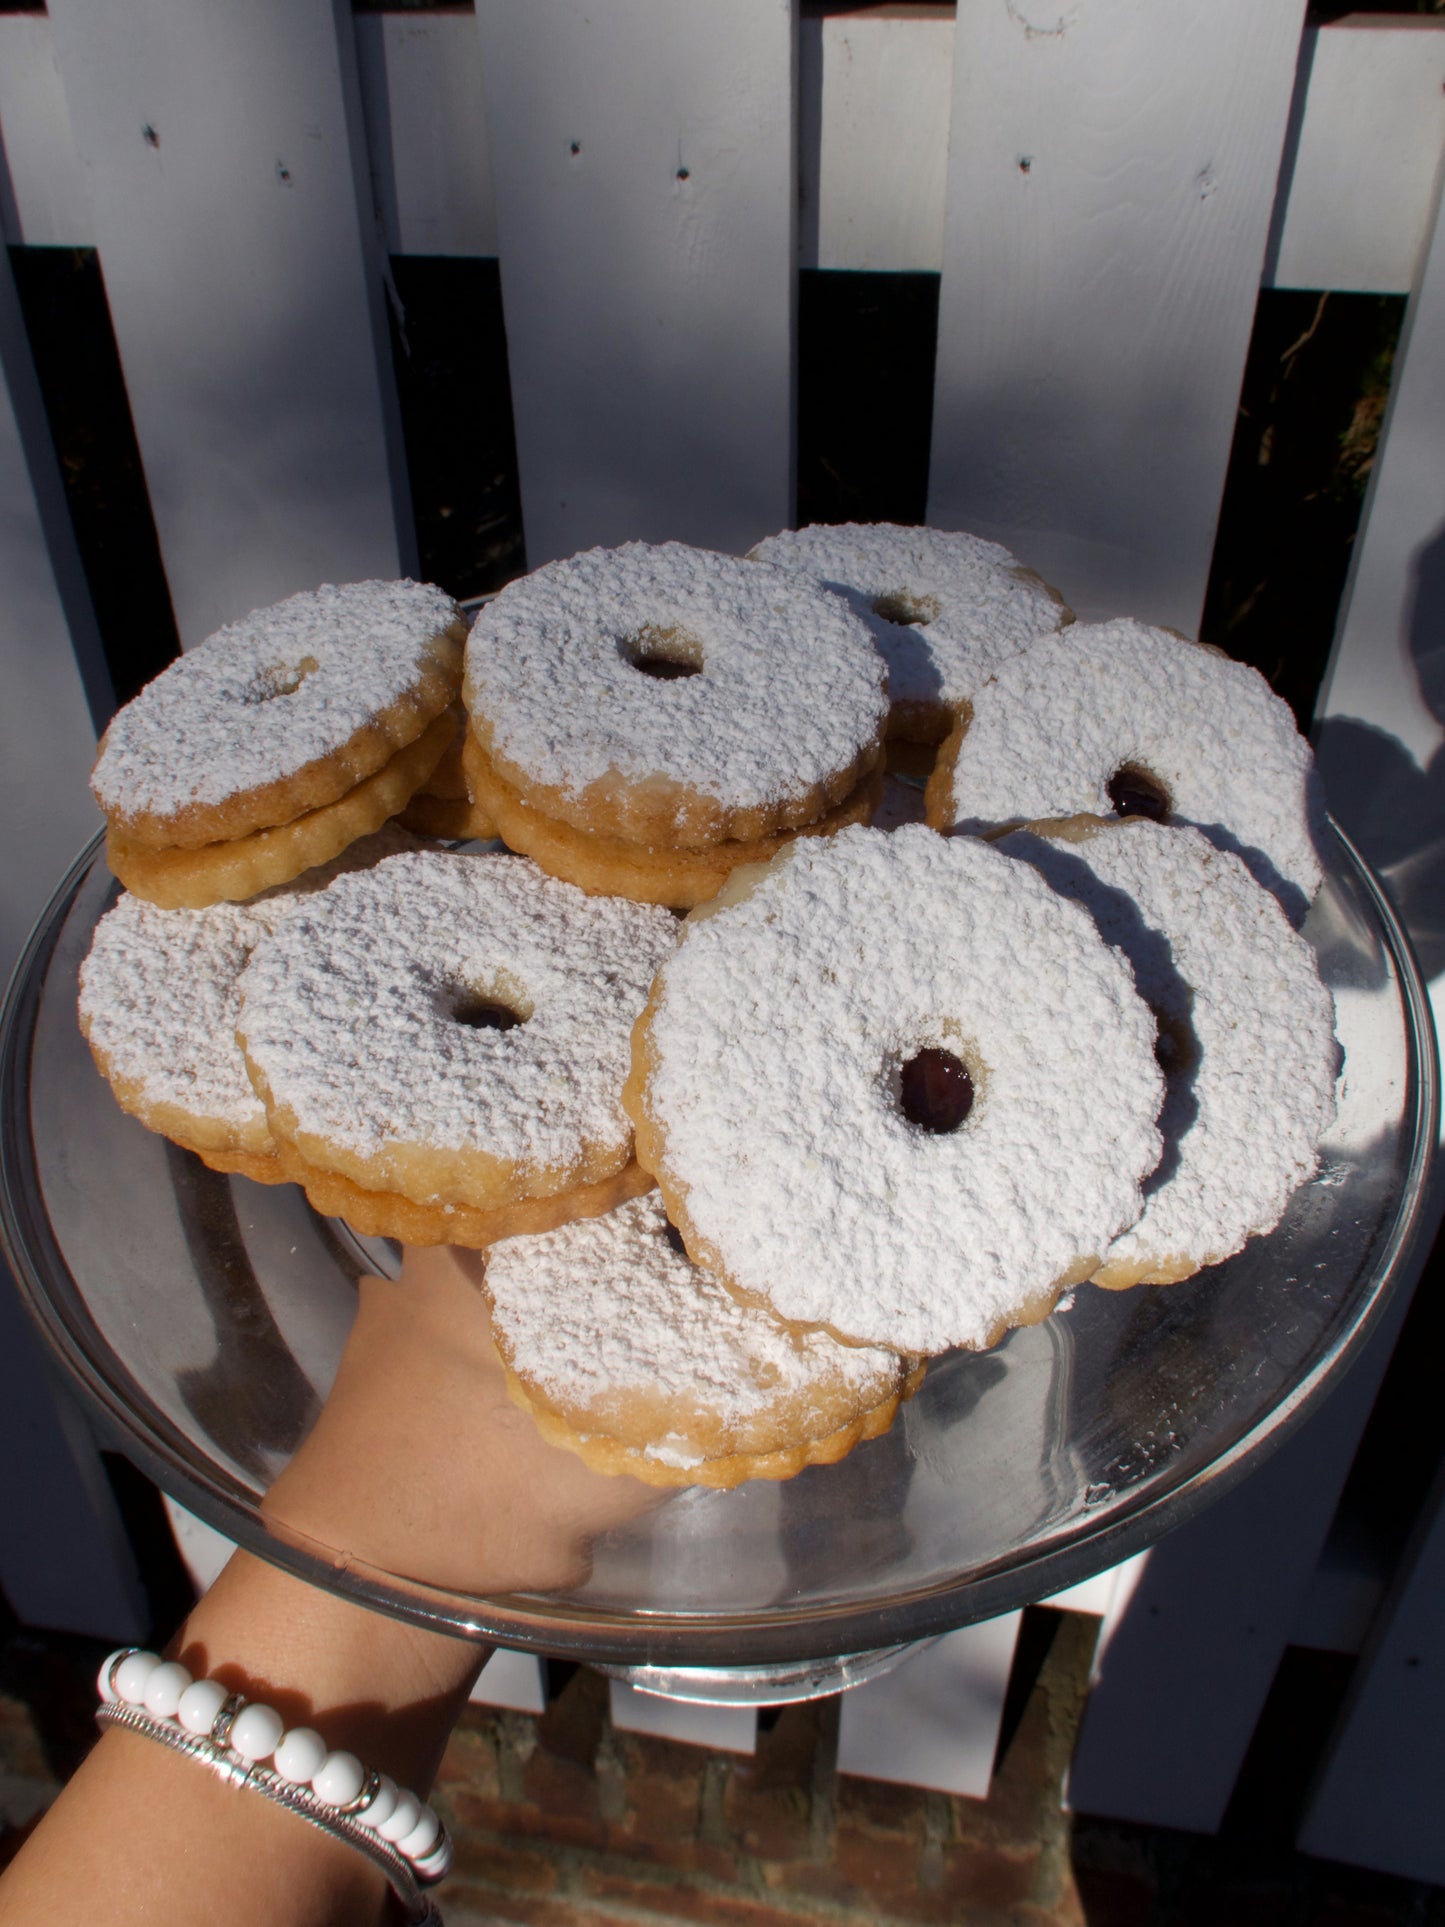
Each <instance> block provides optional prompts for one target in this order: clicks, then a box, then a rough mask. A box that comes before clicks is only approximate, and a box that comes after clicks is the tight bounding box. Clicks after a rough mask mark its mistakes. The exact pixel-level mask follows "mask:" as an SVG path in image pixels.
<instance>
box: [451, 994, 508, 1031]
mask: <svg viewBox="0 0 1445 1927" xmlns="http://www.w3.org/2000/svg"><path fill="white" fill-rule="evenodd" d="M452 1016H453V1017H454V1018H455V1019H456V1021H457V1022H458V1023H459V1024H465V1025H466V1027H467V1029H468V1030H515V1029H516V1028H517V1026H518V1024H520V1023H521V1022H522V1021H523V1020H522V1019H521V1018H520V1017H519V1016H518V1015H517V1013H516V1011H515V1010H508V1009H507V1006H506V1005H505V1004H495V1003H492V1002H491V1001H490V1000H489V999H487V998H485V997H473V998H470V999H469V1000H467V1001H465V1002H463V1003H460V1004H458V1005H457V1007H456V1009H455V1010H454V1011H453V1012H452Z"/></svg>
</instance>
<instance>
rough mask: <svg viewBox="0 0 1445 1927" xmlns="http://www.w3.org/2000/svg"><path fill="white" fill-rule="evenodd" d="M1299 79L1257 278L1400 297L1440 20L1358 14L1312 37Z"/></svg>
mask: <svg viewBox="0 0 1445 1927" xmlns="http://www.w3.org/2000/svg"><path fill="white" fill-rule="evenodd" d="M1301 68H1302V70H1303V72H1304V74H1305V77H1306V79H1307V82H1308V92H1307V94H1306V96H1305V101H1304V113H1303V116H1302V119H1301V123H1300V128H1299V135H1298V140H1297V142H1296V143H1295V145H1294V150H1293V152H1290V151H1289V150H1288V149H1287V150H1286V156H1285V178H1284V179H1283V180H1282V181H1281V183H1280V186H1281V196H1282V211H1283V220H1282V221H1280V222H1279V223H1278V225H1279V241H1278V245H1277V247H1275V248H1274V249H1272V250H1271V258H1270V260H1269V261H1268V262H1267V263H1266V267H1265V279H1266V281H1267V282H1268V284H1269V285H1270V286H1272V287H1277V288H1334V289H1338V290H1340V291H1344V290H1347V289H1352V288H1353V289H1356V290H1362V291H1365V292H1372V293H1376V294H1406V293H1408V292H1409V290H1410V288H1411V286H1412V284H1413V281H1414V273H1415V263H1416V262H1417V261H1418V260H1419V258H1420V255H1421V253H1422V251H1423V249H1424V245H1425V242H1426V240H1427V239H1428V237H1429V232H1430V215H1431V208H1432V203H1433V199H1434V193H1433V190H1434V186H1435V172H1436V167H1437V164H1438V162H1439V159H1440V150H1441V145H1442V142H1445V92H1442V86H1441V83H1442V81H1445V20H1442V19H1441V18H1439V17H1438V16H1435V17H1434V18H1427V17H1426V16H1423V15H1422V16H1421V17H1420V18H1418V19H1400V20H1379V19H1374V20H1372V19H1370V18H1369V17H1368V16H1367V15H1363V14H1361V15H1356V16H1355V17H1354V18H1353V19H1350V20H1342V21H1339V22H1337V23H1336V24H1335V25H1334V26H1332V27H1325V28H1316V27H1312V28H1310V29H1309V31H1308V32H1307V33H1306V35H1305V39H1304V47H1303V53H1302V59H1301Z"/></svg>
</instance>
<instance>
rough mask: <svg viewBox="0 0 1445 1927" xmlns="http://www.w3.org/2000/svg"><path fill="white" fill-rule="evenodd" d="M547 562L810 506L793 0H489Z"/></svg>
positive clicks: (484, 36) (497, 139)
mask: <svg viewBox="0 0 1445 1927" xmlns="http://www.w3.org/2000/svg"><path fill="white" fill-rule="evenodd" d="M477 26H478V29H479V31H480V33H481V45H482V61H483V85H484V93H485V104H486V116H487V127H488V131H489V134H490V137H491V141H492V167H493V174H494V178H495V181H496V191H497V227H498V234H499V237H500V242H501V264H502V267H501V273H502V301H503V307H504V310H505V313H506V318H507V343H508V355H509V359H510V365H511V374H512V393H513V398H514V405H515V417H516V428H517V458H518V466H519V469H520V474H521V487H522V519H523V526H524V529H525V532H526V542H527V560H528V562H529V563H530V564H531V565H532V566H534V567H535V566H536V564H538V563H539V562H545V561H547V560H549V559H550V558H552V557H555V556H559V555H568V554H571V553H572V552H573V551H574V550H577V549H580V548H586V547H588V546H589V545H592V544H595V543H614V542H623V541H627V540H629V539H634V538H637V539H642V540H646V541H661V540H664V539H666V538H670V537H675V538H677V539H679V540H683V541H690V542H697V543H701V544H703V545H704V546H707V547H712V548H720V549H742V548H746V547H747V546H748V545H749V544H751V543H753V542H755V541H757V540H758V538H759V537H760V536H762V535H764V534H766V533H767V532H768V531H769V530H771V529H777V528H782V527H783V526H784V525H785V524H786V523H788V522H789V521H790V520H791V517H792V509H793V481H792V451H791V439H792V418H793V406H792V358H793V357H792V339H791V334H792V313H793V301H794V284H795V279H796V276H795V272H794V270H795V267H796V252H795V237H794V198H795V196H794V137H793V121H794V113H793V92H794V70H795V49H796V27H795V21H794V17H793V7H792V5H791V4H790V3H789V0H729V4H727V5H722V6H719V5H715V4H709V3H708V0H686V3H685V4H679V0H614V3H613V4H612V5H610V6H608V7H607V8H605V9H600V8H599V9H592V10H588V9H583V8H578V7H576V6H574V5H573V4H571V0H531V4H529V5H528V6H525V7H519V6H516V5H513V4H511V0H479V4H478V7H477Z"/></svg>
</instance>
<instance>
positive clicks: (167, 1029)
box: [80, 895, 287, 1131]
mask: <svg viewBox="0 0 1445 1927" xmlns="http://www.w3.org/2000/svg"><path fill="white" fill-rule="evenodd" d="M286 908H287V905H286V904H285V902H283V901H281V900H279V899H277V898H270V899H264V898H263V899H259V900H257V901H255V902H252V903H216V904H212V905H211V907H210V908H209V909H206V910H160V909H157V907H156V906H155V904H153V903H147V902H146V901H145V900H144V898H142V897H133V896H127V895H123V896H122V897H121V898H120V901H119V902H118V903H117V904H116V905H115V907H114V908H113V909H111V910H109V911H107V913H106V915H105V916H104V917H103V918H102V919H101V921H100V923H99V924H98V925H97V926H96V931H95V936H94V939H93V940H92V943H91V946H90V954H89V956H88V957H87V958H86V960H85V962H84V964H82V966H81V971H80V1014H81V1018H82V1021H83V1023H84V1024H85V1026H86V1032H87V1035H88V1037H89V1039H90V1043H91V1047H92V1048H93V1049H95V1050H97V1051H99V1052H100V1053H101V1054H102V1055H103V1056H104V1057H105V1059H106V1061H107V1064H108V1066H109V1068H110V1071H111V1073H112V1075H114V1076H117V1077H120V1078H124V1079H125V1080H126V1081H127V1082H130V1081H133V1082H134V1083H135V1084H136V1085H137V1086H138V1087H139V1089H140V1093H141V1096H142V1098H143V1099H144V1101H145V1103H146V1104H147V1106H150V1105H155V1104H174V1105H175V1106H177V1107H178V1109H180V1110H181V1111H183V1112H184V1113H185V1114H186V1115H187V1116H190V1117H196V1118H207V1119H214V1120H218V1121H220V1122H222V1123H225V1124H227V1125H230V1126H231V1127H232V1128H234V1129H236V1130H238V1131H244V1130H247V1129H250V1130H256V1129H258V1128H260V1127H262V1126H264V1124H265V1121H266V1113H265V1111H264V1110H263V1109H262V1106H261V1102H260V1099H259V1098H258V1097H257V1096H256V1093H255V1091H253V1090H252V1088H251V1080H250V1078H249V1077H247V1075H246V1063H245V1059H244V1058H243V1057H242V1055H241V1053H240V1051H239V1049H238V1048H237V1046H236V1008H237V997H236V985H237V984H238V982H239V981H240V977H241V972H242V971H243V970H244V969H245V967H246V964H247V962H248V961H249V960H250V956H251V952H252V951H253V950H254V949H255V947H256V945H257V944H258V943H260V942H261V940H262V938H263V937H267V936H269V935H270V933H271V932H272V930H274V929H275V927H276V925H277V924H278V923H279V922H280V921H281V919H282V917H284V916H285V914H286Z"/></svg>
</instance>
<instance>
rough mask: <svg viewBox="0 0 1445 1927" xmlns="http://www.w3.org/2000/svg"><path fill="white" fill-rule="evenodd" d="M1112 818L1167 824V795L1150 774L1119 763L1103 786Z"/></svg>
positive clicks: (1136, 765) (1156, 779)
mask: <svg viewBox="0 0 1445 1927" xmlns="http://www.w3.org/2000/svg"><path fill="white" fill-rule="evenodd" d="M1104 787H1105V789H1106V790H1107V792H1108V797H1109V801H1110V802H1111V803H1112V804H1113V806H1114V814H1115V816H1147V817H1148V818H1149V820H1150V822H1151V823H1163V822H1166V821H1167V820H1168V816H1169V809H1170V802H1171V799H1170V795H1169V792H1168V790H1167V789H1165V787H1164V785H1163V784H1162V783H1161V782H1160V781H1159V778H1158V777H1157V776H1155V775H1154V774H1153V772H1152V771H1151V770H1147V769H1142V768H1141V767H1140V766H1139V764H1138V763H1121V764H1120V765H1119V767H1118V768H1117V769H1116V770H1115V771H1114V774H1113V775H1112V776H1111V777H1110V778H1109V780H1108V782H1107V783H1106V784H1105V786H1104Z"/></svg>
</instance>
